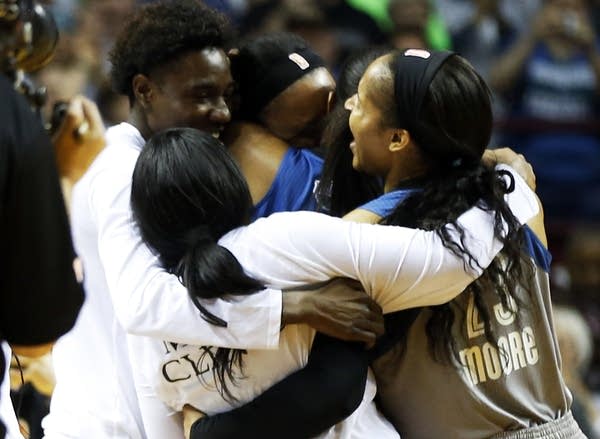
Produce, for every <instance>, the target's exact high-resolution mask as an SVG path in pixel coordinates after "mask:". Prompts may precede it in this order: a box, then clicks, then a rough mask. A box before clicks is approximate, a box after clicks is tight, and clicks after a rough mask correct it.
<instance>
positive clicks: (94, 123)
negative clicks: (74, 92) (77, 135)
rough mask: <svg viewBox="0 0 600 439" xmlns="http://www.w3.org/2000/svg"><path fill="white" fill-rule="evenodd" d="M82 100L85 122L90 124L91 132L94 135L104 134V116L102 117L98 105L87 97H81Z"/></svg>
mask: <svg viewBox="0 0 600 439" xmlns="http://www.w3.org/2000/svg"><path fill="white" fill-rule="evenodd" d="M78 98H79V99H80V100H81V108H82V110H83V115H84V118H85V121H87V123H88V124H89V127H90V131H92V132H94V133H97V132H99V133H103V132H104V123H103V122H102V116H100V111H99V110H98V107H97V106H96V104H94V103H93V102H92V101H90V100H89V99H87V98H86V97H83V96H79V97H78Z"/></svg>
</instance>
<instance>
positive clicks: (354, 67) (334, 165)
mask: <svg viewBox="0 0 600 439" xmlns="http://www.w3.org/2000/svg"><path fill="white" fill-rule="evenodd" d="M389 51H390V48H389V47H384V46H381V47H379V46H378V47H372V48H366V49H362V50H360V51H357V52H355V53H353V54H352V55H350V56H349V57H348V58H347V59H346V61H344V64H343V65H342V69H341V73H340V76H339V78H338V80H337V85H336V99H335V105H334V107H333V108H332V109H331V111H330V113H329V115H328V116H327V121H326V125H325V130H324V132H323V136H322V139H321V146H322V147H323V148H324V149H325V150H326V151H327V153H326V156H325V162H324V164H323V171H322V173H321V179H320V182H319V186H318V188H317V192H316V198H317V200H318V203H319V210H322V211H324V212H327V213H328V214H330V215H334V216H343V215H345V214H346V213H348V212H350V211H351V210H354V209H355V208H357V207H358V206H360V205H362V204H364V203H366V202H367V201H370V200H372V199H373V198H375V197H378V196H379V195H381V193H382V191H383V184H382V182H381V181H380V180H379V179H378V178H377V177H373V176H370V175H367V174H364V173H362V172H359V171H356V170H354V169H353V168H352V151H351V150H350V148H349V145H350V142H351V141H352V133H351V132H350V127H349V125H348V117H349V111H348V110H346V109H345V108H344V103H345V102H346V100H347V99H348V98H349V97H351V96H352V95H354V94H355V93H356V90H357V89H358V83H359V82H360V78H361V77H362V75H363V73H365V71H366V70H367V67H369V64H371V63H372V62H373V61H375V60H376V59H377V58H379V57H380V56H382V55H384V54H385V53H388V52H389Z"/></svg>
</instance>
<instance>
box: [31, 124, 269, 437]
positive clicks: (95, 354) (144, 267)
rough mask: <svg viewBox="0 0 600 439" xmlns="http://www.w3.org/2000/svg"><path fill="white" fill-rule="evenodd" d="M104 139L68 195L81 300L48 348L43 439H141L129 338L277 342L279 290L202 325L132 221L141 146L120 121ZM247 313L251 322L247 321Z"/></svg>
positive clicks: (217, 308)
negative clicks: (52, 384) (220, 321)
mask: <svg viewBox="0 0 600 439" xmlns="http://www.w3.org/2000/svg"><path fill="white" fill-rule="evenodd" d="M106 138H107V146H106V148H105V149H104V150H103V151H102V152H101V153H100V155H99V156H98V158H97V159H96V160H95V161H94V163H93V164H92V166H91V167H90V169H89V170H88V172H87V173H86V174H85V175H84V177H83V178H82V179H81V180H80V181H79V183H78V184H77V185H76V186H75V188H74V191H73V200H72V214H71V216H72V218H71V219H72V231H73V241H74V245H75V249H76V252H77V253H78V255H79V257H80V258H81V260H82V262H83V266H84V271H85V280H84V287H85V291H86V301H85V303H84V305H83V308H82V309H81V312H80V314H79V317H78V320H77V323H76V325H75V327H74V328H73V329H72V330H71V331H70V332H69V333H68V334H66V335H65V336H64V337H62V338H61V339H60V340H58V341H57V343H56V345H55V347H54V350H53V362H54V369H55V373H56V380H57V382H56V388H55V391H54V393H53V396H52V401H51V407H50V414H49V415H48V416H47V417H46V418H45V419H44V423H43V425H44V429H45V434H46V436H47V437H50V438H54V437H65V436H69V437H79V438H83V437H85V438H106V437H110V438H128V439H137V438H144V437H146V436H145V433H144V427H143V423H142V419H141V414H140V410H139V407H138V400H137V395H136V393H135V388H134V385H133V380H134V377H133V375H132V373H131V366H130V364H129V354H128V348H127V342H126V331H130V332H132V333H136V334H142V335H149V336H154V337H158V338H168V339H170V340H175V341H177V342H180V343H194V344H210V345H217V346H227V347H240V348H244V347H246V348H274V347H276V346H277V345H278V341H279V328H280V325H281V292H280V291H279V290H265V291H263V292H260V293H258V294H256V295H255V296H254V297H248V298H246V299H244V300H242V301H238V302H236V303H230V302H226V301H223V300H216V301H210V303H208V302H207V304H206V307H207V308H208V309H210V310H211V311H212V312H213V313H214V314H216V315H219V316H222V317H223V318H225V319H227V320H230V321H231V322H232V324H231V325H229V327H228V328H217V327H215V326H213V325H210V324H209V323H207V322H206V321H205V320H204V319H202V317H201V316H200V313H199V311H198V310H197V308H196V307H195V306H194V305H193V303H192V301H191V300H190V299H189V296H188V293H187V290H186V289H185V288H184V287H183V286H182V285H181V283H180V282H179V281H178V280H177V278H176V277H175V276H172V275H169V274H167V273H165V272H164V270H162V269H161V268H160V266H159V264H158V261H157V259H156V257H154V256H153V255H152V253H151V252H150V250H149V249H148V248H147V247H146V246H145V245H144V244H143V243H142V241H141V238H140V237H139V234H138V232H137V230H136V229H135V228H134V225H133V221H132V219H131V209H130V192H131V176H132V174H133V169H134V167H135V163H136V160H137V158H138V155H139V152H140V150H141V148H142V146H143V145H144V139H143V138H142V136H141V135H140V133H139V131H138V130H137V129H136V128H135V127H133V126H132V125H129V124H127V123H122V124H120V125H117V126H115V127H112V128H110V129H109V130H108V131H107V136H106ZM248 313H252V314H254V315H255V316H256V319H255V320H254V321H252V322H248V321H246V320H244V318H245V316H247V315H248ZM181 321H185V322H186V325H181V324H180V322H181ZM236 322H239V323H236Z"/></svg>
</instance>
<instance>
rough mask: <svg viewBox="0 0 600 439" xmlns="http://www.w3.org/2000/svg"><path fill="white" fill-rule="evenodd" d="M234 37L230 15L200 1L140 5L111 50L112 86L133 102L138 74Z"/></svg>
mask: <svg viewBox="0 0 600 439" xmlns="http://www.w3.org/2000/svg"><path fill="white" fill-rule="evenodd" d="M233 36H234V34H233V29H232V27H231V25H230V23H229V21H228V19H227V17H226V16H225V15H223V14H221V13H220V12H218V11H216V10H215V9H212V8H210V7H208V6H206V5H204V4H203V3H202V2H200V1H198V0H174V1H159V2H156V3H152V4H150V5H148V6H144V7H141V8H140V9H139V10H138V11H137V12H136V13H135V14H134V15H133V17H131V19H130V20H129V21H128V22H127V23H126V24H125V26H124V28H123V29H122V31H121V32H120V34H119V36H118V37H117V41H116V43H115V45H114V47H113V48H112V50H111V52H110V55H109V57H110V62H111V65H112V69H111V81H112V85H113V88H114V89H115V90H116V91H117V92H118V93H121V94H124V95H127V96H128V97H129V101H130V102H131V103H132V102H133V100H134V94H133V89H132V84H131V82H132V79H133V77H134V76H135V75H137V74H139V73H142V74H149V73H150V72H151V71H153V70H155V69H157V68H159V67H161V66H164V65H165V64H166V63H167V62H169V61H171V60H173V59H175V58H177V57H178V56H180V55H181V54H182V53H185V52H188V51H191V50H201V49H203V48H205V47H222V48H224V49H226V48H227V47H228V46H229V44H230V43H231V41H232V40H233Z"/></svg>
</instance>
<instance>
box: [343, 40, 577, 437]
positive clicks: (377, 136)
mask: <svg viewBox="0 0 600 439" xmlns="http://www.w3.org/2000/svg"><path fill="white" fill-rule="evenodd" d="M489 96H490V95H489V90H488V88H487V86H486V84H485V82H484V81H483V79H482V78H481V77H480V76H479V75H478V74H477V73H476V72H475V71H474V69H473V68H472V67H471V66H470V65H469V64H468V63H467V62H466V61H465V60H464V59H463V58H461V57H460V56H458V55H456V54H453V53H451V52H428V51H424V50H414V49H409V50H406V51H402V52H394V53H392V54H388V55H385V56H383V57H381V58H378V59H377V60H376V61H375V62H373V63H372V64H371V65H370V66H369V68H368V70H367V71H366V73H365V75H364V76H363V78H362V79H361V81H360V84H359V88H358V92H357V94H356V95H354V96H352V97H351V98H350V99H349V100H348V101H347V102H346V106H347V108H348V109H349V110H351V115H350V129H351V131H352V133H353V136H354V140H353V141H352V143H351V144H350V148H351V150H352V152H353V155H354V158H353V167H354V168H355V169H357V170H360V171H363V172H365V173H368V174H371V175H376V176H378V177H381V178H382V179H383V182H384V192H385V193H384V195H383V196H382V197H380V198H379V199H378V200H377V201H376V202H375V203H373V204H371V205H366V206H363V209H364V210H365V211H368V212H370V215H371V219H372V220H375V221H377V220H379V222H381V223H383V224H390V225H392V224H394V225H405V226H411V227H421V228H425V229H428V230H434V231H435V232H436V234H437V235H438V236H439V237H440V239H442V241H443V242H444V243H445V246H446V247H447V248H454V247H453V244H452V243H451V242H450V241H449V240H448V239H447V237H446V236H445V235H446V234H445V232H444V229H443V225H444V224H446V223H447V222H448V221H450V222H453V221H454V219H455V218H456V217H457V215H459V214H460V213H461V212H464V211H465V209H467V208H468V207H469V206H472V205H473V204H481V200H485V205H486V206H487V208H489V209H491V210H494V211H497V212H501V211H502V208H501V206H500V205H499V204H498V201H500V200H501V196H502V190H501V183H500V180H499V176H500V175H501V174H506V171H505V170H501V169H498V167H496V168H491V167H488V166H486V165H485V164H484V163H483V162H482V161H481V158H482V154H483V152H484V150H485V148H486V146H487V143H488V141H489V139H490V135H491V130H492V112H491V106H490V97H489ZM407 189H410V190H407ZM399 193H400V195H401V196H400V197H398V194H399ZM363 219H364V218H363ZM459 229H460V227H459ZM463 231H466V230H465V229H463ZM470 231H471V232H474V231H473V230H470ZM508 234H509V236H510V237H511V239H510V240H509V242H508V243H507V244H506V245H505V247H504V249H503V251H502V253H501V255H500V256H499V257H498V258H496V259H495V260H494V261H493V262H492V264H491V265H490V266H489V267H488V268H487V269H486V270H485V271H484V273H483V275H482V276H481V277H480V278H479V279H477V280H476V281H475V282H473V283H472V284H471V285H470V286H469V287H468V288H467V289H466V290H465V291H464V292H463V293H462V294H461V295H459V296H458V297H457V298H456V299H454V300H453V301H451V302H450V303H447V304H444V305H440V306H434V307H431V306H430V307H425V308H422V309H421V311H420V312H419V314H418V316H417V317H416V320H415V321H414V323H413V324H412V325H411V326H410V328H409V329H408V330H407V329H406V328H405V327H404V325H403V324H402V321H403V319H402V317H401V316H400V318H399V322H400V324H399V326H398V328H399V330H398V331H394V329H395V327H396V325H395V324H394V322H392V321H388V322H386V331H387V332H388V338H390V340H388V343H387V345H386V346H384V347H383V348H382V349H380V350H379V352H378V354H379V355H380V356H379V357H378V358H377V359H376V360H375V361H374V363H373V370H374V373H375V376H376V379H377V384H378V391H379V398H380V403H381V408H382V411H383V412H384V414H385V415H386V416H387V417H388V419H389V420H390V421H391V422H392V423H393V424H394V426H395V427H396V429H397V430H398V432H399V433H400V434H401V436H404V437H408V438H432V437H453V438H454V437H455V438H460V439H469V438H473V439H475V438H484V437H485V438H487V437H494V438H564V437H569V438H578V437H579V438H581V437H585V436H584V435H583V434H582V433H581V431H580V429H579V427H578V426H577V424H576V422H575V421H574V420H573V417H572V415H571V413H570V407H571V400H572V398H571V395H570V393H569V391H568V389H567V388H566V386H565V384H564V382H563V379H562V376H561V371H560V354H559V352H558V347H557V343H556V337H555V334H554V328H553V324H552V311H551V302H550V291H549V282H548V269H549V263H550V255H549V253H548V251H547V250H546V247H545V234H544V229H543V222H542V220H541V218H537V219H536V221H533V222H531V223H530V227H525V228H524V229H518V228H517V227H509V231H508ZM455 252H456V254H463V255H464V253H463V251H462V250H460V249H455ZM394 332H396V333H395V334H394ZM440 396H441V397H440Z"/></svg>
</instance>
